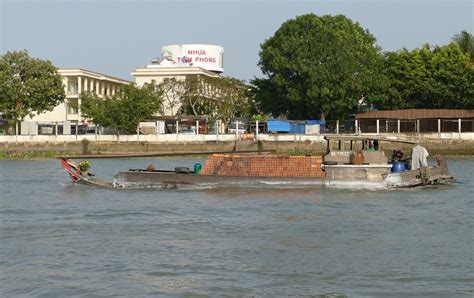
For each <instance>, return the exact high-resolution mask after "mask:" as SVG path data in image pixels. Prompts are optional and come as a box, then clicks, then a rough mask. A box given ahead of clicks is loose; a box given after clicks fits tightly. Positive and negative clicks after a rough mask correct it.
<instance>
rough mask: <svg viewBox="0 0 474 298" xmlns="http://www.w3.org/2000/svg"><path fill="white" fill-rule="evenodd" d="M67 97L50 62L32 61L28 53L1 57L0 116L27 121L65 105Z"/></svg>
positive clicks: (15, 53) (20, 52) (59, 78)
mask: <svg viewBox="0 0 474 298" xmlns="http://www.w3.org/2000/svg"><path fill="white" fill-rule="evenodd" d="M65 97H66V94H65V92H64V86H63V84H62V81H61V76H60V75H59V73H58V71H57V68H56V67H54V66H53V65H52V64H51V62H50V61H45V60H40V59H36V58H31V57H29V55H28V52H27V51H26V50H24V51H18V52H7V53H6V54H5V55H3V56H0V112H2V113H3V114H4V115H5V117H6V118H9V119H14V120H23V119H24V118H25V117H26V116H33V115H34V114H35V113H36V114H40V113H43V112H46V111H52V110H53V108H54V107H55V106H57V105H58V104H59V103H61V102H63V101H64V98H65Z"/></svg>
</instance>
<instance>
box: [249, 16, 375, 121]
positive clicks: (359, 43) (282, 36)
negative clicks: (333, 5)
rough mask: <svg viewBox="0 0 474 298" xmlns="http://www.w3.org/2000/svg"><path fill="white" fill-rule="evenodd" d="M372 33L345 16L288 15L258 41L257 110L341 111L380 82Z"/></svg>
mask: <svg viewBox="0 0 474 298" xmlns="http://www.w3.org/2000/svg"><path fill="white" fill-rule="evenodd" d="M381 62H382V57H381V55H380V53H379V48H378V47H377V46H376V45H375V37H373V36H372V35H371V34H370V33H369V32H368V31H367V30H364V29H363V28H362V27H361V26H360V25H359V24H358V23H354V22H352V21H351V20H350V19H348V18H346V17H345V16H342V15H338V16H329V15H326V16H316V15H314V14H307V15H303V16H299V17H297V18H296V19H292V20H288V21H286V22H285V23H283V24H282V26H281V27H280V28H279V29H278V30H277V31H276V32H275V34H274V35H273V36H272V37H270V38H269V39H267V40H266V41H265V42H264V43H263V44H262V45H261V52H260V61H259V65H260V67H261V69H262V72H263V73H264V74H265V75H267V76H268V79H256V80H254V81H253V82H252V84H253V85H254V86H255V88H254V94H255V100H256V101H257V103H258V105H259V106H260V108H261V109H262V112H272V113H273V114H274V116H278V114H285V115H287V116H288V117H289V118H300V119H302V118H303V119H304V118H306V119H308V118H315V117H322V118H324V116H329V117H331V118H339V117H345V116H347V115H349V114H351V113H352V112H354V111H355V110H356V109H357V105H358V103H359V101H361V100H362V99H364V100H366V101H371V100H372V99H373V98H374V97H375V96H376V95H378V94H377V92H376V90H377V88H379V85H380V84H381V78H380V77H379V67H380V65H381Z"/></svg>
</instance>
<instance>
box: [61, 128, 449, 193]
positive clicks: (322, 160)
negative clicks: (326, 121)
mask: <svg viewBox="0 0 474 298" xmlns="http://www.w3.org/2000/svg"><path fill="white" fill-rule="evenodd" d="M325 139H326V142H327V153H326V154H325V155H324V156H285V155H273V154H265V155H257V154H252V155H246V154H213V155H211V156H209V158H208V159H207V160H206V163H205V164H204V166H203V167H202V168H201V165H200V164H195V165H194V169H193V170H191V169H189V168H185V167H177V168H175V169H174V170H155V169H154V168H153V167H149V168H148V169H130V170H128V171H123V172H119V173H117V174H116V175H115V176H114V179H113V181H112V182H110V181H106V180H102V179H98V178H96V177H95V176H92V175H91V174H90V173H84V172H81V170H80V167H79V165H77V164H76V163H74V162H73V161H71V160H68V159H62V160H61V165H62V167H63V168H64V169H65V170H66V171H67V173H68V174H69V176H70V177H71V179H72V180H73V182H75V183H80V184H86V185H93V186H98V187H106V188H117V189H120V188H161V189H180V188H188V187H189V188H193V187H205V188H206V187H219V186H243V187H245V186H259V187H260V186H270V187H272V186H276V185H279V186H286V187H299V186H348V187H354V186H356V187H357V186H360V185H365V186H368V187H379V188H380V187H382V188H400V187H414V186H424V185H435V184H446V183H449V182H451V181H453V177H452V176H451V175H450V174H449V171H448V166H447V162H446V159H445V158H444V157H443V156H435V160H436V162H437V164H436V165H434V166H428V162H427V156H428V152H427V151H426V149H425V148H423V147H421V146H419V145H417V144H416V142H412V141H409V140H400V139H395V138H380V137H367V136H344V135H337V136H326V137H325ZM382 142H391V143H393V142H395V143H400V144H405V145H407V144H408V145H411V146H412V147H413V148H412V154H411V157H410V158H409V157H407V156H405V154H403V152H402V151H401V150H394V152H393V155H392V156H391V159H390V160H388V158H387V156H386V155H385V152H384V150H382V146H381V143H382Z"/></svg>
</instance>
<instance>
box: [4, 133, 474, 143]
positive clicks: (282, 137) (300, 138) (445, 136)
mask: <svg viewBox="0 0 474 298" xmlns="http://www.w3.org/2000/svg"><path fill="white" fill-rule="evenodd" d="M364 135H375V134H364ZM383 135H384V136H387V135H390V134H383ZM397 136H403V134H397ZM407 137H413V135H407ZM417 138H426V139H440V140H466V141H474V133H462V134H459V133H441V134H438V133H426V134H419V135H417ZM84 139H85V140H89V141H91V142H93V141H101V142H158V143H160V142H162V143H169V142H211V141H212V142H216V141H223V142H225V141H227V142H228V141H239V140H253V141H266V142H312V143H318V142H324V136H323V135H302V134H259V135H253V137H252V135H249V134H247V135H235V134H219V135H215V134H212V135H211V134H209V135H207V134H206V135H205V134H199V135H184V134H161V135H119V136H117V135H94V134H87V135H57V136H56V135H34V136H25V135H18V136H15V135H0V143H45V142H49V143H64V142H78V141H82V140H84Z"/></svg>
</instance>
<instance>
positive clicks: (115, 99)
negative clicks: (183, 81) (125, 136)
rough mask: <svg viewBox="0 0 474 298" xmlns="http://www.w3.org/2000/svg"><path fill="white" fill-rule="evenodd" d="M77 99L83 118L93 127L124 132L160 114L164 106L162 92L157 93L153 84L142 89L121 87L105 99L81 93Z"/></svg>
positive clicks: (127, 86) (129, 86) (128, 86)
mask: <svg viewBox="0 0 474 298" xmlns="http://www.w3.org/2000/svg"><path fill="white" fill-rule="evenodd" d="M80 98H81V101H82V105H81V111H82V114H83V115H84V117H85V118H88V119H90V120H92V121H93V122H94V123H95V124H98V125H101V126H104V127H109V128H115V129H117V130H118V131H121V130H123V131H126V132H134V131H136V129H137V126H138V123H139V122H140V121H143V120H146V119H150V118H151V117H152V116H153V115H154V114H155V113H157V112H161V109H162V103H163V98H162V92H161V91H158V90H157V88H156V86H155V84H154V82H153V83H151V84H145V85H144V86H143V87H141V88H140V87H136V86H135V85H122V86H121V87H120V91H119V92H118V93H116V94H115V95H112V96H105V97H99V96H97V95H96V94H95V93H92V92H83V93H81V95H80Z"/></svg>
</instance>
